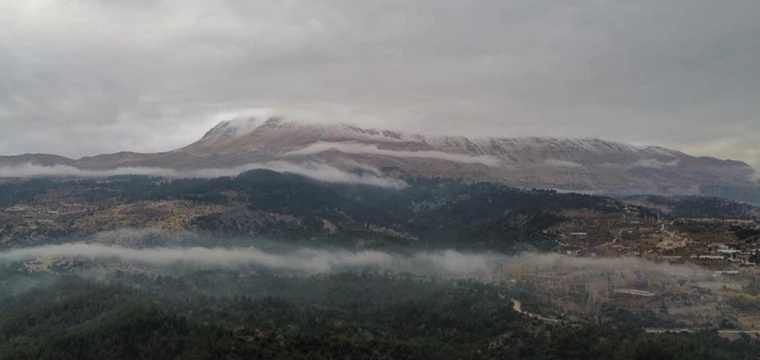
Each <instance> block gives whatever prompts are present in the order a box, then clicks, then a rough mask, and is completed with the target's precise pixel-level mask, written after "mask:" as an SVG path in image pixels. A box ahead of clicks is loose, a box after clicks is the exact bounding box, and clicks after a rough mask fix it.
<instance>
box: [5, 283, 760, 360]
mask: <svg viewBox="0 0 760 360" xmlns="http://www.w3.org/2000/svg"><path fill="white" fill-rule="evenodd" d="M0 288H1V289H2V290H3V296H2V299H1V301H0V314H2V316H0V358H3V359H250V358H257V359H335V358H338V359H502V358H521V359H753V358H756V356H757V354H760V344H758V342H757V341H755V340H751V339H749V338H742V339H739V340H736V341H733V342H731V341H728V340H725V339H721V338H719V337H718V336H717V334H714V333H709V332H706V333H699V334H693V335H676V334H665V335H653V334H645V333H643V331H642V329H641V328H640V327H638V324H635V323H633V322H631V323H627V322H624V321H619V320H616V321H612V320H609V321H605V320H599V321H593V322H584V323H574V324H569V323H568V324H548V323H544V322H542V321H541V320H537V319H531V318H528V317H526V316H524V315H522V314H519V313H517V312H515V311H513V310H512V308H511V301H509V299H510V297H511V296H515V295H516V294H514V293H511V290H510V289H509V288H504V287H500V286H496V285H488V284H483V283H479V282H476V281H471V280H435V279H429V278H421V277H418V276H413V275H399V274H389V273H369V272H363V273H336V274H326V275H317V276H311V277H294V276H287V275H283V274H274V273H267V272H258V273H248V274H241V273H235V272H229V271H193V272H191V273H184V274H181V273H179V272H175V273H165V274H161V275H156V274H154V275H135V274H127V273H121V272H119V273H116V274H110V275H104V274H102V273H99V274H96V273H93V274H91V275H89V276H71V275H64V276H58V277H55V276H50V275H36V276H27V275H23V274H10V275H6V276H5V279H4V282H3V283H2V284H1V285H0ZM520 296H527V295H525V294H520ZM526 300H528V301H536V300H535V299H526ZM753 354H754V355H753Z"/></svg>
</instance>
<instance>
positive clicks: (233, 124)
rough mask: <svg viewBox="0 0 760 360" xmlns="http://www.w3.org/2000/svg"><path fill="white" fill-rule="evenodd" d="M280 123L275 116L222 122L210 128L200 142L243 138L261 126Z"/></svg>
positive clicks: (237, 118) (248, 117) (280, 119)
mask: <svg viewBox="0 0 760 360" xmlns="http://www.w3.org/2000/svg"><path fill="white" fill-rule="evenodd" d="M281 121H282V118H280V117H277V116H270V117H257V116H245V117H235V118H232V119H230V120H224V121H222V122H220V123H218V124H217V125H216V126H214V127H213V128H211V130H209V131H208V132H206V134H205V135H203V138H201V140H223V139H231V138H236V137H240V136H245V135H247V134H250V133H252V132H254V131H255V130H256V129H258V128H259V127H261V126H263V125H274V124H276V123H279V122H281Z"/></svg>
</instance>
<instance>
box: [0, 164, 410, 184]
mask: <svg viewBox="0 0 760 360" xmlns="http://www.w3.org/2000/svg"><path fill="white" fill-rule="evenodd" d="M254 169H266V170H272V171H277V172H283V173H291V174H298V175H303V176H305V177H308V178H312V179H315V180H319V181H324V182H330V183H340V184H361V185H371V186H379V187H385V188H395V189H399V188H403V187H406V186H407V184H406V183H405V182H404V181H402V180H397V179H392V178H388V177H383V176H381V175H379V174H371V173H362V174H354V173H348V172H345V171H342V170H340V169H336V168H334V167H331V166H328V165H325V164H318V163H305V164H294V163H289V162H283V161H273V162H269V163H266V164H249V165H244V166H238V167H234V168H214V169H197V170H174V169H164V168H152V167H124V168H116V169H110V170H82V169H78V168H75V167H73V166H65V165H56V166H40V165H35V164H25V165H21V166H5V167H0V177H19V178H27V177H37V176H75V177H109V176H119V175H141V176H153V177H164V178H217V177H225V176H236V175H239V174H241V173H244V172H246V171H250V170H254Z"/></svg>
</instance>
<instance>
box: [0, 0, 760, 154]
mask: <svg viewBox="0 0 760 360" xmlns="http://www.w3.org/2000/svg"><path fill="white" fill-rule="evenodd" d="M759 15H760V2H757V1H755V0H736V1H730V2H716V1H712V0H673V1H655V0H642V1H611V0H589V1H557V0H554V1H544V0H539V1H516V0H505V1H454V0H417V1H411V2H410V1H400V0H388V1H381V2H366V1H349V0H333V1H320V2H316V1H307V0H304V1H295V0H290V1H278V2H272V1H239V0H182V1H180V0H155V1H147V0H144V1H126V0H122V1H94V0H69V1H55V0H29V1H2V0H0V127H2V134H0V152H3V153H17V152H55V153H63V154H67V155H84V154H91V153H97V152H108V151H118V150H138V151H156V150H168V149H171V148H174V147H179V146H181V145H183V144H185V143H187V142H190V141H192V140H194V139H195V138H196V137H198V136H200V135H201V134H202V133H203V132H204V131H205V130H206V129H207V128H208V127H209V126H211V125H212V124H213V123H214V122H215V121H216V120H218V119H219V116H218V114H219V113H230V112H232V113H234V112H235V111H239V110H244V109H250V108H275V109H277V110H278V111H279V112H281V113H284V114H285V115H286V116H292V117H298V118H304V119H309V120H314V121H348V122H353V123H358V124H361V125H368V126H376V127H387V128H400V129H405V130H410V131H426V130H429V129H431V128H434V129H436V132H438V133H455V134H459V133H461V134H465V135H493V134H499V135H503V136H517V135H548V136H569V137H578V136H596V137H604V138H610V139H616V140H624V141H630V142H636V143H656V144H661V145H665V146H672V147H677V148H679V149H683V150H686V151H689V152H693V153H697V154H711V155H716V156H722V157H732V158H739V159H742V160H746V161H749V162H753V163H758V162H760V152H759V151H758V150H757V147H756V146H755V136H756V134H758V133H760V119H758V118H757V117H758V114H760V101H758V100H760V95H759V94H760V72H758V71H757V69H758V65H757V64H758V63H760V42H758V41H757V39H756V37H757V36H758V35H759V34H760V22H758V21H756V19H757V18H758V16H759ZM431 125H434V126H431Z"/></svg>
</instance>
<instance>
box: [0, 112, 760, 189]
mask: <svg viewBox="0 0 760 360" xmlns="http://www.w3.org/2000/svg"><path fill="white" fill-rule="evenodd" d="M272 161H286V162H291V163H295V164H302V163H305V162H317V163H324V164H327V165H329V166H331V167H334V168H336V169H339V170H343V171H351V170H352V169H354V168H356V166H357V164H362V165H363V166H369V167H373V168H376V169H395V170H398V171H400V172H401V173H403V174H406V176H414V177H422V178H435V177H441V178H459V179H465V180H474V181H495V182H502V183H506V184H508V185H512V186H518V187H536V188H557V189H567V190H579V191H603V192H621V191H622V192H626V191H628V192H634V193H652V194H692V195H699V194H701V193H703V192H704V191H703V189H704V188H712V187H721V188H730V189H750V190H752V191H754V190H753V189H754V188H756V187H757V185H756V184H754V183H752V182H751V181H750V177H751V175H752V174H753V173H754V171H753V169H752V168H751V167H750V166H749V165H748V164H746V163H744V162H742V161H737V160H722V159H718V158H714V157H704V156H703V157H696V156H691V155H688V154H686V153H684V152H681V151H678V150H671V149H667V148H664V147H660V146H653V145H645V146H639V145H632V144H627V143H624V142H615V141H608V140H603V139H597V138H550V137H536V136H534V137H515V138H509V137H482V138H468V137H464V136H425V135H421V134H413V133H407V132H401V131H394V130H387V129H369V128H361V127H358V126H353V125H348V124H318V123H309V122H297V121H289V120H286V119H285V118H283V117H269V118H260V117H259V118H257V117H241V118H235V119H231V120H227V121H222V122H220V123H219V124H217V125H216V126H215V127H213V128H212V129H210V130H209V131H207V132H206V133H205V134H204V135H203V137H201V138H200V139H199V140H197V141H195V142H193V143H191V144H188V145H187V146H184V147H181V148H179V149H175V150H172V151H166V152H160V153H137V152H118V153H113V154H101V155H95V156H88V157H83V158H80V159H69V158H65V157H60V156H56V155H45V154H34V155H33V154H25V155H19V156H3V157H0V167H1V166H5V167H9V166H11V167H12V166H21V165H24V164H32V165H39V166H56V165H58V166H69V167H74V168H77V169H87V170H108V169H114V168H132V167H157V168H167V169H174V170H187V169H205V168H231V167H237V166H245V165H248V164H252V163H268V162H272ZM741 191H744V190H741Z"/></svg>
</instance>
